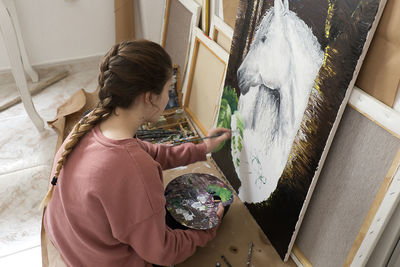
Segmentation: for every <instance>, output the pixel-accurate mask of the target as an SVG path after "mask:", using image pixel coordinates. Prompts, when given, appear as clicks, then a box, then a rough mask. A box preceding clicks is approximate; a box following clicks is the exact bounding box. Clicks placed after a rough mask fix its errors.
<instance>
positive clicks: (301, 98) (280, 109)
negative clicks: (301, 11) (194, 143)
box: [231, 0, 324, 203]
mask: <svg viewBox="0 0 400 267" xmlns="http://www.w3.org/2000/svg"><path fill="white" fill-rule="evenodd" d="M323 59H324V52H323V50H322V49H321V46H320V44H319V43H318V40H317V38H316V37H315V36H314V34H313V33H312V30H311V29H310V28H309V27H308V26H307V25H306V24H305V23H304V22H303V21H302V20H301V19H300V18H299V17H298V16H297V15H296V13H294V12H292V11H290V10H289V3H288V0H284V2H282V0H275V1H274V6H273V7H271V8H270V9H269V10H268V11H267V12H266V14H265V15H264V17H263V19H262V21H261V23H260V24H259V25H258V28H257V30H256V33H255V36H254V40H253V42H252V44H251V46H250V49H249V52H248V54H247V55H246V57H245V59H244V60H243V62H242V64H241V65H240V67H239V69H238V71H237V76H238V85H239V89H240V98H239V104H238V111H237V112H236V113H235V114H233V115H232V120H231V121H232V125H231V128H232V129H233V130H234V131H233V138H232V159H233V162H234V166H235V170H236V173H237V174H238V177H239V179H240V181H241V186H240V188H239V197H240V199H241V200H242V201H245V202H253V203H257V202H261V201H264V200H266V199H267V198H268V197H269V196H270V194H271V193H272V192H273V191H274V190H275V188H276V186H277V183H278V180H279V178H280V176H281V174H282V171H283V169H284V167H285V165H286V162H287V160H288V156H289V153H290V150H291V147H292V144H293V141H294V138H295V136H296V134H297V132H298V130H299V127H300V123H301V120H302V118H303V115H304V111H305V108H306V105H307V102H308V100H309V97H310V92H311V89H312V86H313V83H314V79H315V77H316V75H317V73H318V71H319V69H320V67H321V64H322V62H323ZM238 120H241V123H242V124H243V129H242V130H241V131H239V130H235V129H237V128H238ZM239 125H240V123H239ZM239 144H240V146H239Z"/></svg>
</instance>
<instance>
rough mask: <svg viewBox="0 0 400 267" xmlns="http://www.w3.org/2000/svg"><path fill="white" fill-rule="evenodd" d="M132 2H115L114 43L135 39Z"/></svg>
mask: <svg viewBox="0 0 400 267" xmlns="http://www.w3.org/2000/svg"><path fill="white" fill-rule="evenodd" d="M133 3H134V1H133V0H124V1H123V0H115V1H114V13H115V42H116V43H119V42H121V41H129V40H134V39H135V25H134V18H133Z"/></svg>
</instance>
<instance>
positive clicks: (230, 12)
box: [222, 0, 239, 29]
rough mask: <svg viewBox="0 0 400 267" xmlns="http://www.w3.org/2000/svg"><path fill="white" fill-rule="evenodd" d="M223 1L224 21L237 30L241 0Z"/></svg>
mask: <svg viewBox="0 0 400 267" xmlns="http://www.w3.org/2000/svg"><path fill="white" fill-rule="evenodd" d="M222 1H223V4H222V5H223V13H224V21H225V22H226V23H227V24H228V25H229V26H231V27H232V28H233V29H234V28H235V22H236V14H237V10H238V7H239V0H222Z"/></svg>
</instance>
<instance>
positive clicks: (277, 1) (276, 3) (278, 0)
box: [274, 0, 289, 12]
mask: <svg viewBox="0 0 400 267" xmlns="http://www.w3.org/2000/svg"><path fill="white" fill-rule="evenodd" d="M285 1H287V0H285ZM285 4H286V3H285ZM288 5H289V4H288ZM284 8H285V7H284V6H283V3H282V0H275V1H274V10H275V11H277V12H283V11H285V9H284Z"/></svg>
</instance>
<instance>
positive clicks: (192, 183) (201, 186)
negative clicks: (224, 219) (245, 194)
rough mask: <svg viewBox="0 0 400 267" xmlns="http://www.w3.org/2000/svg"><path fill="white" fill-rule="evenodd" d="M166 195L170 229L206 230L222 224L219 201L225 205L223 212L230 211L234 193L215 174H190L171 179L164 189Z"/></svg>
mask: <svg viewBox="0 0 400 267" xmlns="http://www.w3.org/2000/svg"><path fill="white" fill-rule="evenodd" d="M165 198H166V201H167V204H166V210H167V214H166V223H167V225H168V226H169V227H170V228H171V229H188V228H191V229H198V230H206V229H211V228H214V227H215V226H217V224H218V223H219V218H218V216H217V210H218V205H219V203H220V202H222V205H223V206H224V207H225V211H224V215H225V214H226V213H227V211H228V210H229V206H230V204H232V202H233V193H232V191H231V189H230V188H229V187H228V186H227V185H226V184H225V183H224V182H223V181H221V180H220V179H218V178H217V177H215V176H212V175H209V174H205V173H190V174H185V175H182V176H179V177H177V178H175V179H174V180H172V181H171V182H170V183H169V184H168V185H167V188H166V189H165ZM218 200H220V201H218Z"/></svg>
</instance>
